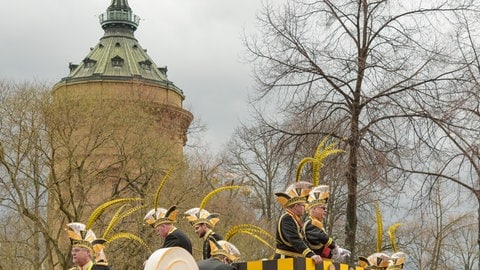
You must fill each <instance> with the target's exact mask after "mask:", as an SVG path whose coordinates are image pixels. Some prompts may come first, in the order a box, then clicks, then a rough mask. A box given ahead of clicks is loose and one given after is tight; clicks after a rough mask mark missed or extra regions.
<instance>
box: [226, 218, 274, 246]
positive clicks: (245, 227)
mask: <svg viewBox="0 0 480 270" xmlns="http://www.w3.org/2000/svg"><path fill="white" fill-rule="evenodd" d="M238 233H243V234H247V235H250V236H252V237H253V238H255V239H257V240H258V241H260V242H261V243H263V244H264V245H266V246H267V247H269V248H271V249H272V250H275V247H273V246H272V245H270V244H269V243H268V241H267V240H265V239H263V237H262V235H263V236H267V237H268V238H270V240H272V241H273V240H274V239H275V238H274V237H273V236H272V235H271V234H270V233H268V232H267V231H265V230H264V229H262V228H260V227H258V226H255V225H252V224H240V225H237V226H233V227H232V228H231V229H230V230H229V231H228V232H227V233H226V234H225V240H226V241H230V239H231V238H232V237H233V236H234V235H236V234H238Z"/></svg>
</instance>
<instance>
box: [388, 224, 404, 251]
mask: <svg viewBox="0 0 480 270" xmlns="http://www.w3.org/2000/svg"><path fill="white" fill-rule="evenodd" d="M400 225H401V223H395V224H393V225H392V226H390V227H388V236H389V238H390V243H391V244H392V250H393V252H394V253H395V252H397V244H396V243H395V231H396V230H397V228H398V227H399V226H400Z"/></svg>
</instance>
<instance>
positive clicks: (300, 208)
mask: <svg viewBox="0 0 480 270" xmlns="http://www.w3.org/2000/svg"><path fill="white" fill-rule="evenodd" d="M292 210H293V212H294V213H295V215H297V216H299V217H301V216H303V215H305V204H304V203H297V204H295V205H294V206H293V208H292Z"/></svg>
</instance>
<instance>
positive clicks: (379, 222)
mask: <svg viewBox="0 0 480 270" xmlns="http://www.w3.org/2000/svg"><path fill="white" fill-rule="evenodd" d="M375 214H376V216H377V252H381V251H382V242H383V239H382V238H383V222H382V213H380V206H379V204H378V201H375Z"/></svg>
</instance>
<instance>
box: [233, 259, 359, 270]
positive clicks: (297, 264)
mask: <svg viewBox="0 0 480 270" xmlns="http://www.w3.org/2000/svg"><path fill="white" fill-rule="evenodd" d="M235 267H236V268H237V270H364V268H363V267H359V266H349V265H348V264H343V263H342V264H339V263H333V262H332V261H331V260H328V259H326V260H323V263H321V264H318V265H315V264H314V263H313V261H312V259H309V258H289V259H279V260H263V261H248V262H241V263H235Z"/></svg>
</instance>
